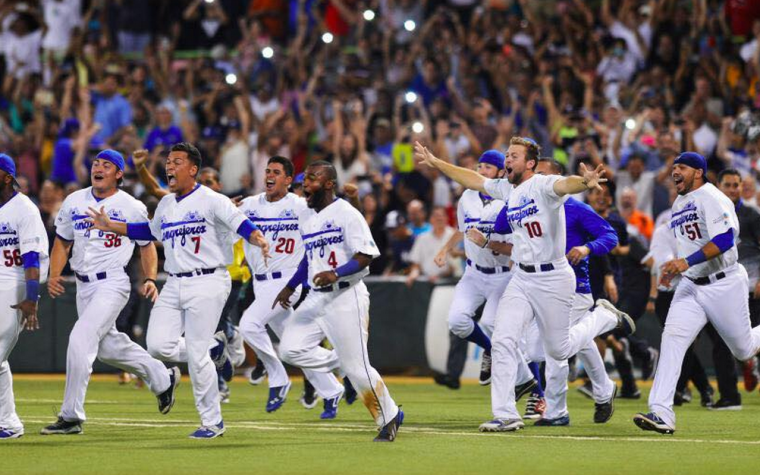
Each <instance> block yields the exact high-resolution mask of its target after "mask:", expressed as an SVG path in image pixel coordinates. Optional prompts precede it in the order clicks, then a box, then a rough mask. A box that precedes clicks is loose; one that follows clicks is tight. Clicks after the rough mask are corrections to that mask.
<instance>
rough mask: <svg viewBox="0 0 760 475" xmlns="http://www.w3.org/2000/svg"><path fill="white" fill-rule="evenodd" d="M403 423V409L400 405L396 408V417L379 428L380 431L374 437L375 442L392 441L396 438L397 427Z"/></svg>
mask: <svg viewBox="0 0 760 475" xmlns="http://www.w3.org/2000/svg"><path fill="white" fill-rule="evenodd" d="M403 423H404V411H402V410H401V407H399V408H398V413H397V414H396V417H394V418H393V419H391V421H390V422H389V423H387V424H385V426H384V427H383V428H382V429H380V433H379V434H377V437H375V439H374V441H375V442H393V441H394V440H396V434H397V433H398V428H399V427H401V424H403Z"/></svg>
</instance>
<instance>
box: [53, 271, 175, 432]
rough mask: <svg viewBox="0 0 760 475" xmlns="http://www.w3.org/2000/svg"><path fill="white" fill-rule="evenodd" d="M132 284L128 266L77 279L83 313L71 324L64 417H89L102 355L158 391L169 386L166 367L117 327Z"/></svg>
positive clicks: (103, 358)
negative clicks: (88, 399)
mask: <svg viewBox="0 0 760 475" xmlns="http://www.w3.org/2000/svg"><path fill="white" fill-rule="evenodd" d="M130 289H131V284H130V281H129V276H128V275H127V274H126V273H125V272H123V271H109V272H108V277H107V278H106V279H104V280H94V281H92V282H79V281H77V314H78V315H79V318H78V320H77V321H76V323H75V324H74V328H72V329H71V334H70V335H69V346H68V349H67V351H66V389H65V391H64V394H63V404H62V405H61V414H60V415H61V417H63V419H64V420H67V421H75V420H80V421H84V420H85V419H86V418H85V412H84V402H85V396H86V395H87V386H88V384H89V382H90V375H91V374H92V363H93V362H94V361H95V358H96V357H97V358H98V359H99V360H100V361H102V362H104V363H106V364H109V365H111V366H115V367H117V368H119V369H121V370H123V371H127V372H129V373H134V374H136V375H138V376H139V377H140V378H141V379H143V380H144V381H145V383H146V384H147V385H148V387H149V388H150V390H151V391H152V392H153V394H156V395H158V394H161V393H162V392H164V391H166V390H167V389H168V388H169V384H170V379H169V371H168V370H167V369H166V366H164V364H163V363H161V362H160V361H158V360H157V359H155V358H152V357H151V356H150V355H149V354H148V352H147V351H145V349H144V348H143V347H141V346H140V345H138V344H137V343H135V342H133V341H132V340H131V339H130V338H129V337H128V336H127V335H126V334H124V333H121V332H119V331H118V330H116V318H117V317H118V316H119V313H120V312H121V310H122V309H123V308H124V305H126V304H127V300H128V299H129V292H130Z"/></svg>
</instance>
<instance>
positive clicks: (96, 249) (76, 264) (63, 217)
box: [55, 187, 148, 275]
mask: <svg viewBox="0 0 760 475" xmlns="http://www.w3.org/2000/svg"><path fill="white" fill-rule="evenodd" d="M101 207H103V208H105V211H106V214H107V215H108V217H109V218H110V219H111V221H117V222H120V223H127V222H144V221H147V220H148V210H147V209H146V208H145V205H144V204H143V203H142V202H140V201H138V200H136V199H135V198H133V197H132V196H130V195H129V193H126V192H124V191H122V190H117V191H116V193H115V194H113V195H111V196H109V197H108V198H104V199H99V198H96V197H95V195H94V194H93V193H92V187H90V188H85V189H83V190H78V191H75V192H74V193H72V194H70V195H69V196H68V197H66V199H65V200H64V201H63V204H62V205H61V209H60V210H59V211H58V216H57V217H56V218H55V232H56V234H57V235H58V237H60V238H62V239H65V240H66V241H74V245H73V248H72V255H71V261H70V262H71V269H72V270H74V271H75V272H78V273H80V274H88V275H89V274H95V273H98V272H103V271H107V270H109V269H118V268H123V267H125V266H126V265H127V264H129V261H130V259H132V253H133V252H134V249H135V242H134V241H132V240H131V239H129V238H128V237H126V236H119V235H117V234H114V233H106V232H103V231H98V230H97V229H91V228H92V223H90V222H88V221H87V220H88V219H89V216H88V215H87V210H88V208H95V209H100V208H101ZM138 244H140V245H141V246H144V245H146V244H148V241H139V242H138Z"/></svg>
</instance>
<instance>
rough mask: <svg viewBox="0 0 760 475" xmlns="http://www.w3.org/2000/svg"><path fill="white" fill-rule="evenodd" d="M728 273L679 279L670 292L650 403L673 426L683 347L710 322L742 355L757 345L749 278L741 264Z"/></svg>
mask: <svg viewBox="0 0 760 475" xmlns="http://www.w3.org/2000/svg"><path fill="white" fill-rule="evenodd" d="M724 272H725V273H726V277H725V278H723V279H721V280H717V281H713V282H712V283H711V284H707V285H697V284H695V283H693V282H692V281H690V280H689V279H686V278H684V279H681V282H680V283H679V284H678V287H677V288H676V293H675V295H674V296H673V303H672V304H671V305H670V310H669V311H668V317H667V320H666V321H665V329H664V330H663V332H662V343H661V345H660V362H659V364H658V365H657V372H656V373H655V377H654V385H653V386H652V392H650V393H649V408H650V409H651V411H652V412H655V413H656V414H657V415H658V416H660V418H662V420H663V421H665V423H666V424H668V425H669V426H670V427H673V428H675V426H676V415H675V413H674V412H673V396H674V395H675V391H676V383H677V382H678V378H679V377H680V375H681V365H682V364H683V358H684V354H686V350H687V349H688V348H689V347H690V346H691V344H692V343H693V342H694V339H695V338H696V337H697V335H698V334H699V332H700V331H701V330H702V328H703V327H704V326H705V325H706V324H707V323H708V322H709V323H711V324H712V325H713V327H715V329H716V330H717V331H718V334H719V335H720V336H721V338H723V341H725V342H726V345H727V346H728V347H729V348H730V349H731V353H733V354H734V356H735V357H736V358H738V359H740V360H742V361H745V360H748V359H750V358H752V357H753V356H755V355H756V354H757V353H758V351H760V326H757V327H755V328H751V325H750V320H749V301H748V300H747V295H748V294H749V283H748V278H747V271H746V270H745V269H744V266H742V265H741V264H735V265H733V266H731V267H729V268H728V269H725V270H724Z"/></svg>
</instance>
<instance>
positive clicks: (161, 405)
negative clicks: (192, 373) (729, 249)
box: [156, 366, 182, 414]
mask: <svg viewBox="0 0 760 475" xmlns="http://www.w3.org/2000/svg"><path fill="white" fill-rule="evenodd" d="M181 376H182V374H181V373H180V372H179V368H178V367H176V366H174V367H172V368H169V388H168V389H167V390H166V391H164V392H162V393H161V394H159V395H158V396H156V399H158V412H160V413H161V414H169V411H171V410H172V407H174V392H175V389H177V386H179V380H180V377H181Z"/></svg>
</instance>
